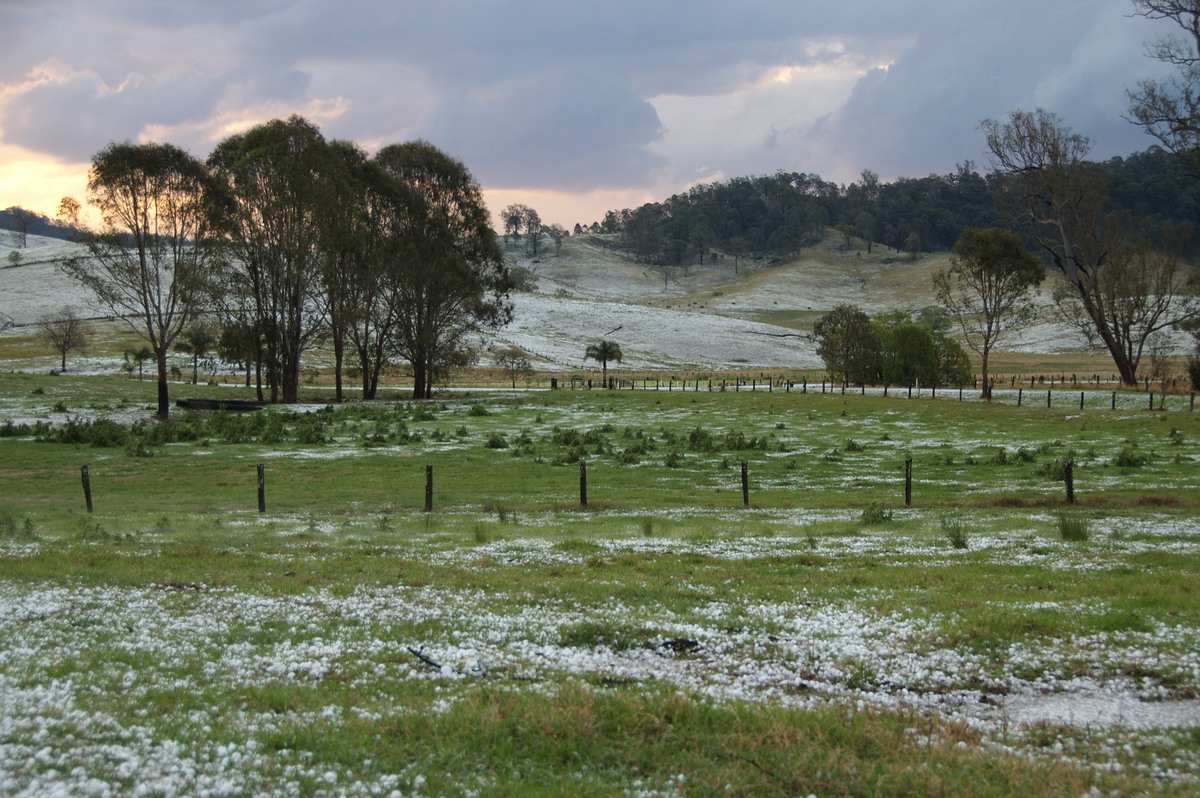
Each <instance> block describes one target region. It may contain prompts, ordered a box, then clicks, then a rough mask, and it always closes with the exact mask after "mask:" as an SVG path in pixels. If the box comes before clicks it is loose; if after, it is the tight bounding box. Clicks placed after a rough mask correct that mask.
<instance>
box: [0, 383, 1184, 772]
mask: <svg viewBox="0 0 1200 798" xmlns="http://www.w3.org/2000/svg"><path fill="white" fill-rule="evenodd" d="M139 390H140V391H142V392H144V394H145V395H142V394H140V393H137V391H139ZM205 390H208V391H213V392H215V391H218V390H221V391H224V390H226V389H215V388H213V389H204V388H201V389H199V390H196V391H194V395H200V394H203V393H204V392H205ZM222 395H224V394H222ZM0 396H2V397H3V398H4V404H3V406H0V452H2V453H3V457H2V458H0V497H3V498H0V652H2V653H0V793H3V794H15V793H22V792H26V793H28V794H40V793H46V792H52V791H56V790H57V791H60V792H63V793H64V794H97V795H100V794H105V793H106V792H107V793H111V794H132V793H140V794H148V795H175V794H188V795H192V794H231V795H233V794H272V795H291V794H300V795H315V794H348V795H389V794H396V795H460V794H461V795H466V794H475V795H515V794H521V795H539V794H544V795H563V794H571V795H614V794H615V795H625V794H627V795H645V796H651V795H714V794H735V795H738V794H740V795H781V796H783V795H808V794H814V795H821V796H826V795H928V794H939V793H940V794H953V795H962V794H970V795H1011V794H1013V793H1016V792H1018V791H1024V792H1030V793H1031V794H1037V795H1072V796H1078V795H1082V794H1086V793H1087V792H1088V791H1089V790H1092V789H1093V788H1094V789H1098V790H1100V791H1101V792H1102V793H1104V794H1115V793H1120V794H1140V793H1162V794H1179V795H1184V794H1191V793H1192V792H1193V791H1194V790H1195V788H1196V783H1195V780H1196V778H1197V777H1198V776H1200V705H1198V704H1197V700H1196V699H1197V696H1200V655H1198V654H1197V651H1200V645H1198V644H1200V595H1198V592H1200V591H1198V589H1197V582H1196V574H1197V573H1200V523H1198V522H1197V520H1196V515H1197V513H1196V508H1197V506H1198V505H1200V487H1198V486H1200V428H1198V427H1197V420H1196V416H1194V415H1193V414H1191V413H1188V412H1186V410H1178V411H1170V410H1169V411H1167V412H1150V411H1146V410H1135V409H1125V410H1117V411H1111V410H1109V409H1107V407H1101V406H1100V404H1099V403H1097V405H1096V406H1094V407H1089V408H1088V409H1085V410H1084V411H1080V410H1079V409H1078V407H1077V406H1076V407H1075V408H1073V409H1066V408H1065V407H1064V408H1062V409H1058V408H1052V409H1049V410H1048V409H1046V408H1045V407H1044V406H1042V407H1029V406H1025V407H1020V408H1017V407H999V406H997V407H985V406H981V405H977V404H971V403H961V404H960V403H958V402H956V401H952V400H950V399H941V398H940V399H937V400H930V399H920V400H918V399H913V400H908V399H903V398H896V397H891V398H888V399H884V398H882V397H870V396H868V397H861V396H841V395H824V396H822V395H820V394H815V395H814V394H807V395H797V394H784V393H779V392H776V393H772V394H767V393H762V392H759V393H753V394H752V393H748V392H740V393H728V392H727V393H723V394H722V393H713V394H709V393H704V392H702V393H698V394H696V393H687V394H683V393H679V392H672V393H669V394H668V393H664V392H659V393H654V392H623V393H619V394H618V393H608V392H601V391H595V392H581V393H568V392H557V393H550V392H542V393H532V394H527V393H520V392H514V393H511V394H510V393H482V394H478V395H463V396H457V397H451V398H448V399H446V400H442V401H436V402H431V403H428V404H422V405H413V404H407V403H391V404H380V405H378V406H371V407H364V406H361V405H349V406H345V407H337V408H325V407H323V406H313V407H305V408H303V410H304V411H305V412H290V411H288V410H286V409H282V408H273V409H270V410H268V411H264V412H262V413H258V414H250V415H245V416H235V415H227V414H220V413H218V414H215V415H212V416H207V417H199V416H183V415H180V416H179V417H178V418H176V419H174V420H173V421H172V422H170V423H169V424H167V425H159V424H154V423H152V422H148V421H147V420H146V419H147V418H148V416H149V413H150V410H151V408H150V404H149V402H150V401H151V399H152V397H151V396H149V389H148V388H147V387H146V386H145V385H142V386H140V387H139V386H137V385H136V383H130V382H129V381H119V380H104V379H93V380H88V379H77V378H70V379H68V378H65V377H60V378H48V377H33V376H28V375H11V374H10V375H0ZM909 458H911V460H912V462H913V474H914V480H913V504H912V506H911V507H906V506H905V505H904V501H903V496H904V494H903V478H904V462H905V460H907V459H909ZM581 460H582V461H585V462H586V463H587V476H588V496H589V502H588V507H587V508H582V507H580V502H579V498H580V496H579V478H580V468H579V463H580V461H581ZM1067 460H1070V461H1072V462H1073V463H1074V465H1075V471H1074V473H1075V491H1076V494H1077V496H1078V503H1077V504H1076V505H1074V506H1067V505H1066V504H1065V500H1064V483H1063V482H1062V465H1063V463H1064V462H1065V461H1067ZM742 461H745V462H746V463H747V472H748V475H749V480H750V482H749V490H750V506H749V507H745V506H743V496H742V492H741V469H740V463H741V462H742ZM260 463H262V464H265V466H266V473H267V483H266V498H267V510H268V511H267V512H266V513H263V514H260V513H258V512H256V509H257V506H256V505H257V495H256V487H257V486H256V481H255V471H256V466H257V465H258V464H260ZM83 464H88V465H89V472H90V476H91V486H92V490H93V498H94V501H95V507H96V512H94V513H92V514H88V513H87V512H86V511H84V509H83V496H82V490H81V486H80V477H79V467H80V466H81V465H83ZM426 466H432V467H433V473H434V485H435V489H434V504H435V508H434V512H432V513H424V512H422V508H423V505H424V500H425V494H424V490H425V475H426V470H425V469H426Z"/></svg>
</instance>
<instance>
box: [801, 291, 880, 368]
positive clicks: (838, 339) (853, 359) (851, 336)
mask: <svg viewBox="0 0 1200 798" xmlns="http://www.w3.org/2000/svg"><path fill="white" fill-rule="evenodd" d="M813 334H814V335H816V337H817V339H818V342H817V354H818V355H820V356H821V359H822V360H823V361H825V370H826V371H828V372H829V376H830V378H831V379H832V380H834V381H836V382H847V383H856V384H866V383H868V382H874V381H876V380H878V379H879V377H880V359H879V354H880V340H879V333H878V331H877V330H876V328H875V326H874V325H872V324H871V319H870V317H869V316H867V314H866V313H864V312H863V311H862V310H861V309H859V308H858V307H856V306H854V305H838V306H837V307H835V308H834V309H833V310H831V311H830V312H829V313H826V314H825V315H824V316H822V317H821V318H819V319H817V323H816V324H815V325H813Z"/></svg>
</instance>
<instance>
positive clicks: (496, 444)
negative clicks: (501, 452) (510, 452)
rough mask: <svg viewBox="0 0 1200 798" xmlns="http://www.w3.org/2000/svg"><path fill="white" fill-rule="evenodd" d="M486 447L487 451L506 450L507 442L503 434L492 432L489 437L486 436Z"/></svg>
mask: <svg viewBox="0 0 1200 798" xmlns="http://www.w3.org/2000/svg"><path fill="white" fill-rule="evenodd" d="M487 447H488V448H489V449H507V448H508V440H507V439H506V438H505V437H504V435H503V433H500V432H493V433H492V434H491V435H488V439H487Z"/></svg>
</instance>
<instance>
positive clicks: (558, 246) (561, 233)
mask: <svg viewBox="0 0 1200 798" xmlns="http://www.w3.org/2000/svg"><path fill="white" fill-rule="evenodd" d="M576 227H578V225H576ZM546 234H547V235H549V236H550V240H552V241H553V242H554V257H556V258H557V257H558V255H559V253H560V252H562V242H563V239H564V238H566V237H567V235H568V233H567V228H565V227H563V226H562V225H561V224H552V225H549V226H547V227H546Z"/></svg>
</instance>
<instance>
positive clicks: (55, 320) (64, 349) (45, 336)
mask: <svg viewBox="0 0 1200 798" xmlns="http://www.w3.org/2000/svg"><path fill="white" fill-rule="evenodd" d="M37 328H38V331H39V332H40V333H41V336H42V340H44V341H45V342H46V343H48V344H49V345H50V346H51V348H52V349H54V351H55V352H58V354H59V357H60V362H59V371H66V370H67V353H68V352H70V351H71V350H76V351H79V352H84V351H86V350H87V344H88V338H89V331H88V329H87V326H86V325H85V324H84V321H83V319H81V318H79V316H78V314H76V313H75V311H74V310H72V309H71V308H63V309H62V310H60V311H58V312H57V313H48V314H46V315H44V316H42V317H41V318H39V319H38V320H37Z"/></svg>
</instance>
